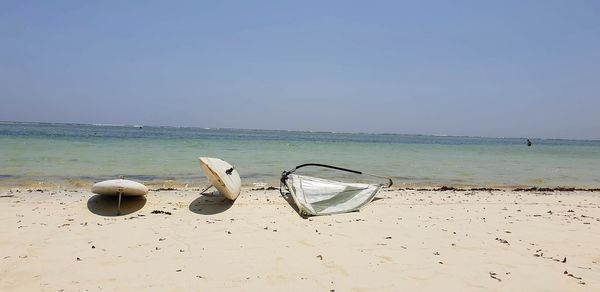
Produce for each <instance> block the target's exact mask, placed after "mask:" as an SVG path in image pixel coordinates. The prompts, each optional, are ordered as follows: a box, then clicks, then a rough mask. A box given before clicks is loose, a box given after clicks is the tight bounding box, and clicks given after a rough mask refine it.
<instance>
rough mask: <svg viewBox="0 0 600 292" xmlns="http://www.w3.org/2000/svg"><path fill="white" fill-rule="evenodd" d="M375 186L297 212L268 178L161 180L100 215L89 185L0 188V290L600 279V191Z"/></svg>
mask: <svg viewBox="0 0 600 292" xmlns="http://www.w3.org/2000/svg"><path fill="white" fill-rule="evenodd" d="M90 198H92V199H90ZM378 198H380V199H379V200H377V201H374V202H373V203H371V204H370V205H369V206H367V207H366V208H365V209H363V210H362V211H361V212H355V213H349V214H342V215H334V216H325V217H312V218H310V219H303V218H301V217H300V216H299V215H298V214H297V213H296V212H295V211H294V209H293V208H292V207H291V206H290V205H289V204H288V203H287V202H286V200H284V199H283V198H282V197H281V196H279V193H278V191H273V190H271V191H249V190H244V191H243V193H242V194H241V196H240V197H239V199H238V200H237V201H236V202H235V204H234V205H233V206H231V205H228V204H226V203H223V201H222V199H221V198H218V197H207V196H200V195H199V193H198V191H195V190H183V191H160V192H151V193H150V194H149V195H148V197H147V200H126V201H125V202H124V205H123V206H124V208H123V209H124V213H128V214H127V215H122V216H108V215H114V214H115V207H116V200H114V199H102V198H100V197H94V196H93V195H92V194H91V193H90V192H88V191H84V190H78V191H52V190H46V191H44V192H43V193H42V192H36V191H33V192H27V191H26V190H23V189H22V190H20V192H18V193H17V192H16V191H15V190H14V189H13V190H4V191H0V226H2V227H1V229H0V291H81V290H90V291H96V290H104V291H106V290H108V291H111V290H120V291H135V290H142V289H143V290H155V291H188V290H204V291H217V290H244V291H263V290H273V291H282V290H291V291H300V290H304V291H330V290H336V291H366V290H368V291H400V290H409V291H410V290H430V291H439V290H444V291H469V290H472V291H482V290H485V291H487V290H500V291H532V290H547V291H600V208H599V206H600V193H591V192H568V193H548V194H543V193H526V192H509V191H506V192H505V191H495V192H487V191H478V192H454V191H445V192H429V191H389V192H381V193H379V194H378ZM153 210H163V211H168V212H171V213H172V215H165V214H151V211H153ZM570 210H572V212H571V211H570ZM497 238H498V239H497ZM504 240H506V241H507V243H503V241H504ZM536 255H537V256H536ZM565 257H566V259H567V261H566V263H562V260H563V259H564V258H565ZM78 258H79V260H78ZM565 271H567V274H564V273H565ZM568 274H571V275H572V276H569V275H568ZM493 277H495V278H493ZM575 277H577V278H581V279H577V278H575Z"/></svg>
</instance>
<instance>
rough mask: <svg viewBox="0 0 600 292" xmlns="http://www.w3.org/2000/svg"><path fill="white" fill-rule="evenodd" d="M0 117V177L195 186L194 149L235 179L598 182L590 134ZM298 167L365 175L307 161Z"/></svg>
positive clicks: (598, 161)
mask: <svg viewBox="0 0 600 292" xmlns="http://www.w3.org/2000/svg"><path fill="white" fill-rule="evenodd" d="M532 141H533V145H532V146H531V147H528V146H527V145H526V139H525V138H483V137H455V136H429V135H403V134H368V133H330V132H298V131H275V130H242V129H206V128H192V127H151V126H143V127H141V126H118V125H86V124H50V123H18V122H0V185H5V186H7V185H8V186H10V185H23V184H35V183H46V184H58V185H60V184H84V185H85V184H86V183H91V182H95V181H99V180H104V179H109V178H115V177H118V176H121V175H122V176H125V177H126V178H130V179H134V180H139V181H142V182H145V183H155V184H160V183H164V182H169V183H175V184H187V185H191V186H202V185H204V184H206V178H205V177H204V175H203V174H202V171H201V169H200V166H199V162H198V157H200V156H208V157H218V158H221V159H223V160H226V161H228V162H229V163H231V164H233V165H235V166H236V168H237V170H238V171H239V173H240V175H241V177H242V181H243V182H244V184H245V185H252V184H255V183H267V184H270V185H275V186H276V185H277V184H278V181H279V176H280V175H281V172H282V171H284V170H289V169H291V168H293V167H295V166H296V165H299V164H302V163H308V162H316V163H324V164H331V165H336V166H341V167H345V168H350V169H356V170H359V171H363V172H369V173H374V174H379V175H384V176H390V177H392V178H393V180H394V183H395V184H396V185H400V186H442V185H444V186H478V187H523V186H537V187H558V186H565V187H582V188H597V187H600V141H598V140H562V139H532ZM303 170H304V169H303ZM303 173H306V174H312V175H318V176H322V177H326V178H332V179H342V180H346V181H369V179H367V178H365V177H362V176H356V175H351V174H347V173H341V172H336V171H327V170H322V169H317V168H313V169H310V168H307V169H305V171H304V172H303Z"/></svg>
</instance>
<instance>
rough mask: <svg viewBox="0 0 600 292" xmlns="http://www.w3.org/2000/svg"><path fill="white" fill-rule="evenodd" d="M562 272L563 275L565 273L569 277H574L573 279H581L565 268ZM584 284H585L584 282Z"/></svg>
mask: <svg viewBox="0 0 600 292" xmlns="http://www.w3.org/2000/svg"><path fill="white" fill-rule="evenodd" d="M563 274H565V275H567V276H569V277H571V278H575V279H577V280H581V277H577V276H575V275H573V274H571V273H569V272H568V271H567V270H565V271H564V272H563ZM584 285H585V284H584Z"/></svg>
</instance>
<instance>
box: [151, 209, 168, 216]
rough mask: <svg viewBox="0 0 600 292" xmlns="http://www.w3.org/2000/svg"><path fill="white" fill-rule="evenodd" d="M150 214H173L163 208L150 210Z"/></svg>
mask: <svg viewBox="0 0 600 292" xmlns="http://www.w3.org/2000/svg"><path fill="white" fill-rule="evenodd" d="M150 214H165V215H171V212H168V211H162V210H154V211H152V212H150Z"/></svg>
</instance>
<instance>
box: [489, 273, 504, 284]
mask: <svg viewBox="0 0 600 292" xmlns="http://www.w3.org/2000/svg"><path fill="white" fill-rule="evenodd" d="M497 275H498V274H496V273H494V272H490V278H492V279H496V280H498V282H502V279H500V278H498V277H496V276H497Z"/></svg>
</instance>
